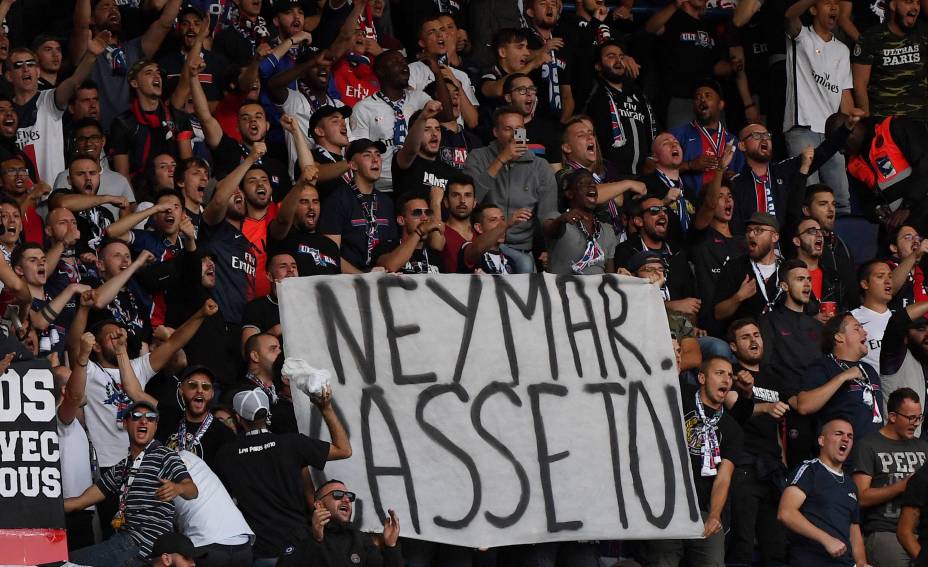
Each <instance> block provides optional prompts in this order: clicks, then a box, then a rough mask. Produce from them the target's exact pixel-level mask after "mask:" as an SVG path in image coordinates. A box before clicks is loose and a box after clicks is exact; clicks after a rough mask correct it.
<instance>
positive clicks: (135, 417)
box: [129, 411, 158, 421]
mask: <svg viewBox="0 0 928 567" xmlns="http://www.w3.org/2000/svg"><path fill="white" fill-rule="evenodd" d="M143 417H144V418H145V419H147V420H148V421H158V414H157V412H153V411H134V412H132V413H130V414H129V419H131V420H132V421H140V420H141V419H142V418H143Z"/></svg>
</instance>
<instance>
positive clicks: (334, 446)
mask: <svg viewBox="0 0 928 567" xmlns="http://www.w3.org/2000/svg"><path fill="white" fill-rule="evenodd" d="M311 399H312V402H313V405H315V406H316V407H317V408H319V411H320V412H322V419H323V421H325V425H326V427H327V428H328V430H329V438H331V439H332V441H331V443H330V445H329V456H328V460H329V461H338V460H341V459H347V458H348V457H350V456H351V442H350V441H349V440H348V432H347V431H345V427H344V426H343V425H342V422H341V421H340V420H339V419H338V415H336V413H335V410H334V409H333V407H332V388H331V387H327V388H326V389H325V390H324V391H323V393H322V395H321V396H317V397H313V398H311Z"/></svg>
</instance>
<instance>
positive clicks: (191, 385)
mask: <svg viewBox="0 0 928 567" xmlns="http://www.w3.org/2000/svg"><path fill="white" fill-rule="evenodd" d="M184 388H187V389H188V390H190V391H191V392H192V391H194V390H196V389H197V388H202V389H203V391H204V392H209V391H210V390H212V389H213V385H212V384H211V383H209V382H199V381H197V380H187V381H186V382H184Z"/></svg>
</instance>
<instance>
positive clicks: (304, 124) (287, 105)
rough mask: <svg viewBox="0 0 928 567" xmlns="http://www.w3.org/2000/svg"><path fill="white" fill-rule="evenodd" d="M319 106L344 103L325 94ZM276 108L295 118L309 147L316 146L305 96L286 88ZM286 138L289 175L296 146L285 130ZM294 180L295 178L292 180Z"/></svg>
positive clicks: (337, 106)
mask: <svg viewBox="0 0 928 567" xmlns="http://www.w3.org/2000/svg"><path fill="white" fill-rule="evenodd" d="M321 106H334V107H335V108H341V107H343V106H345V103H343V102H342V101H340V100H338V99H337V98H332V97H330V96H328V95H326V100H325V101H322V102H321ZM277 108H279V109H280V110H281V112H283V113H285V114H289V115H290V116H293V117H294V118H296V121H297V123H299V125H300V130H302V131H303V132H305V133H306V138H307V139H308V140H309V149H311V150H312V149H314V148H315V147H316V141H315V140H313V134H312V132H310V131H309V118H310V117H311V116H312V115H313V112H314V110H313V105H312V104H310V103H309V100H307V98H306V96H305V95H304V94H303V93H301V92H300V91H295V90H293V89H287V99H286V100H284V102H283V104H278V105H277ZM286 138H287V155H288V156H289V158H290V176H291V177H292V176H293V174H294V171H295V170H294V166H295V165H296V157H297V156H296V146H295V145H294V144H293V136H291V135H290V133H289V132H286ZM348 138H349V139H350V138H351V128H350V127H349V128H348ZM293 181H294V182H296V179H294V180H293Z"/></svg>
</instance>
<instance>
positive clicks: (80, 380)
mask: <svg viewBox="0 0 928 567" xmlns="http://www.w3.org/2000/svg"><path fill="white" fill-rule="evenodd" d="M95 344H97V340H96V339H95V338H94V336H93V333H84V334H83V335H81V337H80V348H79V349H78V355H77V356H76V357H74V358H72V359H71V377H70V378H68V383H67V384H66V385H65V387H64V395H63V396H62V397H61V405H60V406H58V419H60V420H61V422H62V423H65V424H70V423H71V422H72V421H74V418H75V417H77V412H78V410H80V408H81V405H83V403H84V390H85V388H86V387H87V365H88V364H89V363H90V353H91V352H93V346H94V345H95Z"/></svg>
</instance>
